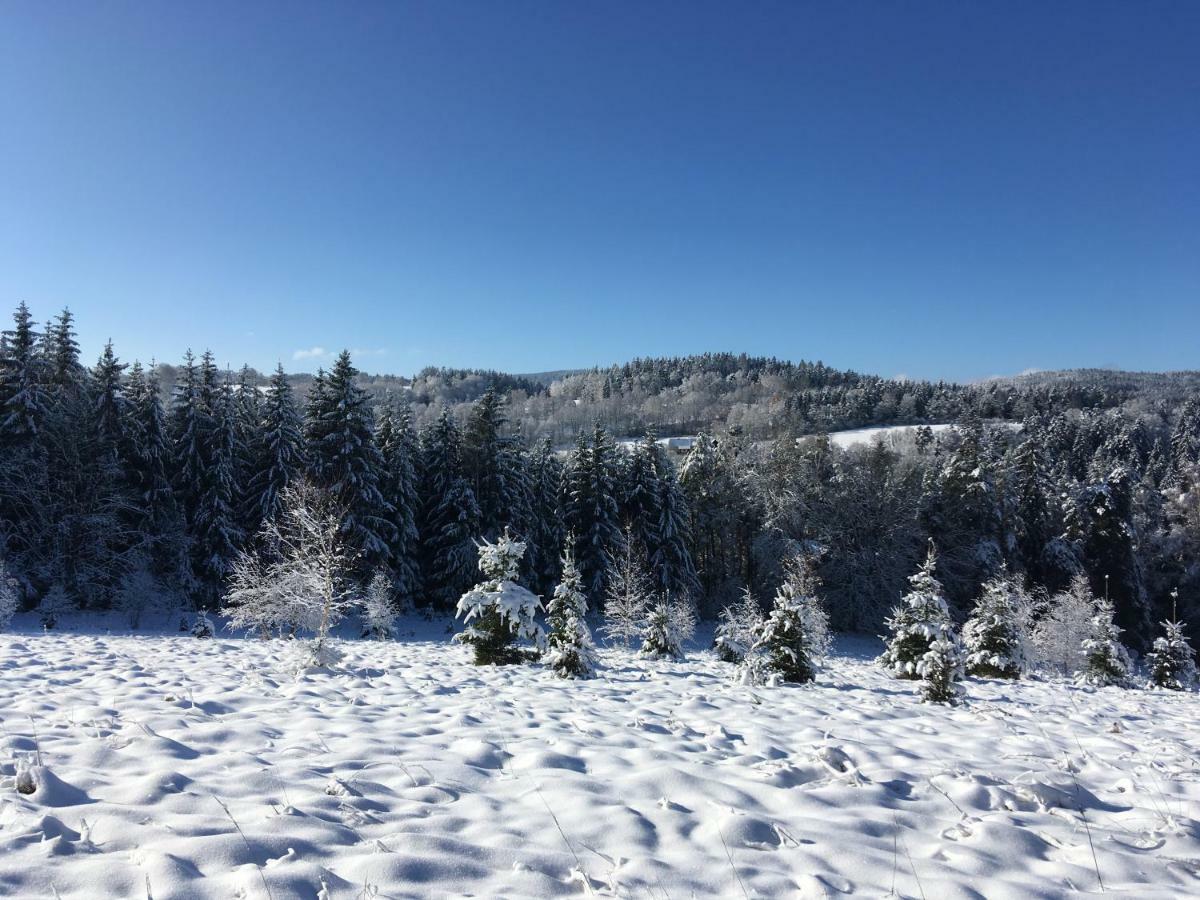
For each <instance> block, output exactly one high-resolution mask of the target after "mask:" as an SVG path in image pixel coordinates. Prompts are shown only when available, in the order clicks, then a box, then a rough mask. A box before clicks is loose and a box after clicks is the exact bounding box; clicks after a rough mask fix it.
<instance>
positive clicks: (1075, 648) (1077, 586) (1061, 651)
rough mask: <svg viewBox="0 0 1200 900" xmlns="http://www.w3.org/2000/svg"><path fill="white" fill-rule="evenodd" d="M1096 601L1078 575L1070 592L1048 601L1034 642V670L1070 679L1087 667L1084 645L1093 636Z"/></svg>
mask: <svg viewBox="0 0 1200 900" xmlns="http://www.w3.org/2000/svg"><path fill="white" fill-rule="evenodd" d="M1095 602H1096V601H1095V598H1094V597H1093V596H1092V589H1091V586H1090V585H1089V584H1088V580H1087V577H1086V576H1084V575H1076V576H1075V578H1073V579H1072V580H1071V585H1070V587H1069V588H1067V590H1065V591H1063V592H1062V593H1059V594H1055V595H1054V596H1053V597H1051V598H1050V599H1049V600H1048V601H1047V602H1046V604H1045V608H1044V609H1043V611H1042V614H1041V617H1040V618H1039V619H1038V621H1037V624H1036V625H1035V626H1034V628H1033V636H1032V639H1031V640H1030V647H1029V649H1030V650H1031V651H1032V652H1031V653H1030V654H1029V659H1028V662H1029V664H1030V667H1031V668H1037V669H1043V670H1047V671H1051V672H1056V673H1058V674H1059V675H1067V676H1069V675H1071V674H1072V673H1073V672H1077V671H1079V670H1080V669H1081V668H1083V665H1084V661H1085V655H1084V651H1083V642H1084V641H1085V640H1086V639H1087V638H1088V636H1089V634H1090V633H1091V623H1092V616H1093V615H1094V614H1095Z"/></svg>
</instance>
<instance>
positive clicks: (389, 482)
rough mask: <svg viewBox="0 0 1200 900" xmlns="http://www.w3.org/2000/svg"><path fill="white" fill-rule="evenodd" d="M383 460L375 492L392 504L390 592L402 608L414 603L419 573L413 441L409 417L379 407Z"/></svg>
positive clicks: (407, 412)
mask: <svg viewBox="0 0 1200 900" xmlns="http://www.w3.org/2000/svg"><path fill="white" fill-rule="evenodd" d="M376 437H377V439H378V441H379V452H380V454H382V456H383V473H382V477H381V478H380V480H379V489H380V490H381V491H382V492H383V495H384V496H385V497H387V499H388V500H389V501H390V502H391V504H392V509H393V510H394V512H393V514H392V523H393V524H394V525H395V526H396V530H395V542H394V543H393V544H392V548H391V561H392V564H391V572H392V576H391V590H392V595H393V596H394V597H395V598H396V600H397V601H398V602H399V603H400V604H401V605H402V606H411V605H413V604H414V603H415V601H416V596H417V591H418V590H419V587H420V580H421V572H420V563H419V561H418V558H417V550H418V532H417V513H418V508H419V503H420V501H419V500H418V497H417V468H416V467H417V457H418V451H417V438H416V434H415V433H414V432H413V430H412V413H411V412H410V410H409V409H408V407H407V406H404V407H402V408H401V409H400V410H398V411H396V410H392V409H389V408H388V407H386V406H385V407H383V409H382V410H380V412H379V428H378V431H377V432H376Z"/></svg>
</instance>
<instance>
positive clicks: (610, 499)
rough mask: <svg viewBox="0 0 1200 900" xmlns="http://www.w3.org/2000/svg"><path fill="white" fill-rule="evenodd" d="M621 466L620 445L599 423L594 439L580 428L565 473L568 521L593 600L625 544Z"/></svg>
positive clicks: (565, 516)
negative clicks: (619, 498)
mask: <svg viewBox="0 0 1200 900" xmlns="http://www.w3.org/2000/svg"><path fill="white" fill-rule="evenodd" d="M619 469H620V463H619V459H618V457H617V449H616V447H615V445H614V444H613V442H612V439H611V438H610V437H609V436H608V432H606V431H605V430H604V428H603V427H602V426H601V425H600V424H599V423H596V426H595V428H594V429H593V430H592V438H591V442H590V443H589V441H588V439H587V437H586V436H585V435H584V434H583V433H582V432H580V434H579V438H578V440H577V442H576V445H575V451H574V453H573V454H572V455H571V457H570V459H569V461H568V463H567V468H566V472H565V474H564V476H563V493H564V497H563V524H564V525H565V526H566V530H567V531H568V532H569V533H572V534H574V535H575V548H574V549H575V559H576V561H577V562H578V563H579V571H580V574H581V575H582V576H583V588H584V590H585V591H586V592H587V595H588V597H589V598H590V599H591V600H592V601H593V602H595V601H596V600H598V599H599V598H600V597H603V596H605V595H606V589H607V586H608V585H607V579H608V575H609V572H610V571H611V569H612V563H613V557H614V556H615V555H616V553H617V552H618V551H619V549H620V546H621V526H620V514H619V510H618V505H617V494H618V490H617V483H618V473H619ZM647 549H648V548H647Z"/></svg>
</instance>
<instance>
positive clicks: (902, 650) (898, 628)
mask: <svg viewBox="0 0 1200 900" xmlns="http://www.w3.org/2000/svg"><path fill="white" fill-rule="evenodd" d="M936 568H937V552H936V551H935V550H934V548H933V546H932V545H930V548H929V554H928V556H926V558H925V562H924V563H923V564H922V566H921V568H920V570H919V571H918V572H917V573H916V574H915V575H910V576H909V578H908V581H909V584H910V585H911V586H912V589H911V590H910V591H909V592H908V593H907V594H905V595H904V597H903V598H902V600H901V606H900V607H899V608H898V609H894V610H892V616H891V618H889V619H888V620H887V625H888V628H889V629H890V630H891V632H892V634H891V637H890V638H889V639H888V645H887V649H886V650H884V652H883V655H882V656H880V657H879V659H878V663H879V665H881V666H883V667H884V668H885V669H887V670H888V671H889V672H891V673H892V674H893V675H895V676H896V677H897V678H910V679H917V678H920V677H921V673H920V672H918V671H917V665H918V663H920V661H921V659H922V658H923V657H924V656H925V654H926V653H928V652H929V649H930V646H931V645H932V644H933V642H934V641H936V640H938V639H940V638H946V637H948V636H949V635H951V634H952V633H953V629H954V625H953V623H952V622H951V621H950V609H949V607H948V606H947V605H946V599H945V597H944V596H943V592H942V585H941V583H940V582H939V581H938V580H937V578H936V577H934V571H935V570H936Z"/></svg>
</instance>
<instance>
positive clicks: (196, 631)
mask: <svg viewBox="0 0 1200 900" xmlns="http://www.w3.org/2000/svg"><path fill="white" fill-rule="evenodd" d="M189 633H190V634H191V636H192V637H194V638H197V639H199V640H208V639H209V638H211V637H212V636H213V635H214V634H216V633H217V629H216V628H215V627H214V626H213V623H212V619H210V618H209V617H208V613H207V612H206V611H205V610H203V609H202V610H200V612H198V613H197V614H196V619H195V621H194V622H192V627H191V628H190V629H189Z"/></svg>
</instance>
